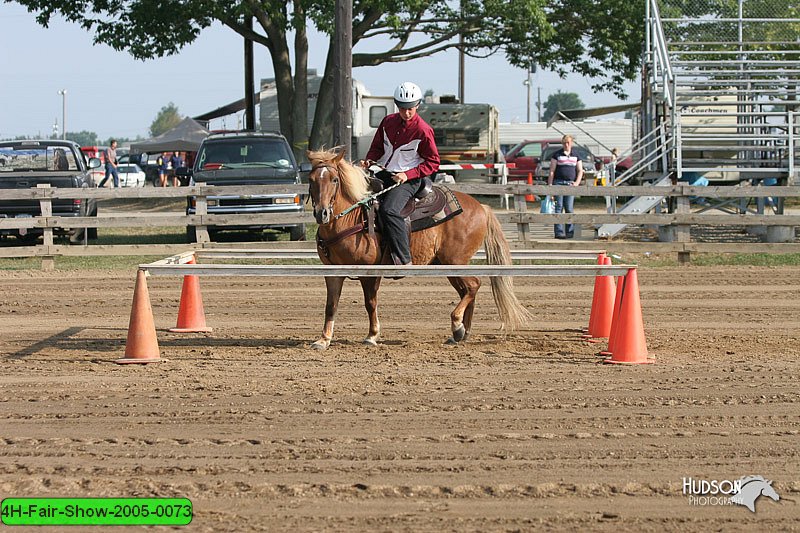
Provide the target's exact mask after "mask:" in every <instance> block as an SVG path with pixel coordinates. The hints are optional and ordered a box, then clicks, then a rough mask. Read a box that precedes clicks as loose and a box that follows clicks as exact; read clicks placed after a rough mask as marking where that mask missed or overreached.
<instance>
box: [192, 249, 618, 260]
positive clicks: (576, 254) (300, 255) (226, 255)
mask: <svg viewBox="0 0 800 533" xmlns="http://www.w3.org/2000/svg"><path fill="white" fill-rule="evenodd" d="M510 252H511V258H512V259H519V260H527V259H547V260H562V259H563V260H575V259H587V260H594V259H597V256H598V255H599V254H601V253H605V250H519V249H512V250H511V251H510ZM196 255H197V257H198V258H202V259H316V258H318V257H319V256H318V254H317V251H316V250H309V249H285V250H252V249H249V250H243V249H227V250H225V249H211V250H198V251H197V252H196ZM472 259H477V260H483V259H486V251H485V250H478V251H477V252H475V255H474V256H472Z"/></svg>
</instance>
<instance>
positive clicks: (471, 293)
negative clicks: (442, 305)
mask: <svg viewBox="0 0 800 533" xmlns="http://www.w3.org/2000/svg"><path fill="white" fill-rule="evenodd" d="M447 280H448V281H449V282H450V285H452V286H453V288H455V290H456V291H457V292H458V295H459V296H460V297H461V301H460V302H458V305H456V307H455V309H453V312H452V313H450V328H451V330H452V332H453V336H452V337H450V338H449V339H447V341H446V344H457V343H459V342H462V341H464V340H466V339H467V337H468V336H469V332H470V329H471V328H472V315H473V312H474V311H475V296H476V294H477V293H478V289H479V288H480V286H481V280H480V278H475V277H468V278H456V277H450V278H447Z"/></svg>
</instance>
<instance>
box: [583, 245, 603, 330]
mask: <svg viewBox="0 0 800 533" xmlns="http://www.w3.org/2000/svg"><path fill="white" fill-rule="evenodd" d="M605 257H606V254H605V253H604V252H600V253H599V254H597V264H598V265H603V264H605ZM598 277H599V276H595V278H594V291H593V292H592V307H591V310H590V311H589V326H588V327H583V328H581V332H582V334H581V336H582V337H584V336H585V335H584V334H585V333H589V330H590V329H592V323H593V322H594V320H595V318H594V308H595V306H596V305H597V278H598Z"/></svg>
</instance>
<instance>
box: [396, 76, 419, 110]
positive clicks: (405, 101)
mask: <svg viewBox="0 0 800 533" xmlns="http://www.w3.org/2000/svg"><path fill="white" fill-rule="evenodd" d="M421 100H422V90H421V89H420V88H419V86H418V85H417V84H416V83H411V82H410V81H404V82H403V83H401V84H400V86H399V87H398V88H397V89H395V90H394V103H395V105H396V106H397V107H401V108H403V109H409V108H411V107H417V105H418V104H419V102H420V101H421Z"/></svg>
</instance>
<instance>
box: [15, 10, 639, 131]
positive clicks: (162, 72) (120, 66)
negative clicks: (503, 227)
mask: <svg viewBox="0 0 800 533" xmlns="http://www.w3.org/2000/svg"><path fill="white" fill-rule="evenodd" d="M92 37H93V36H92V35H91V34H90V33H87V32H86V31H85V30H83V29H81V28H80V27H79V26H78V25H77V24H72V23H68V22H65V21H63V19H60V18H57V17H53V19H52V20H51V23H50V26H49V27H48V28H43V27H42V26H40V25H39V24H37V23H36V21H35V16H34V15H33V14H31V13H28V12H27V10H26V9H25V8H24V7H22V6H20V5H19V4H15V3H0V50H2V52H1V53H0V73H2V74H0V139H5V138H11V137H16V136H18V135H28V136H31V137H48V136H50V135H51V133H52V131H53V124H54V123H56V122H57V123H58V127H59V131H61V128H62V122H63V119H62V115H63V108H64V107H66V124H67V131H68V132H78V131H94V132H96V133H97V134H98V137H99V138H100V139H101V140H105V139H108V138H110V137H123V138H135V137H137V136H141V137H143V138H148V137H149V136H150V135H149V131H148V130H149V127H150V124H151V123H152V122H153V120H154V119H155V117H156V115H157V114H158V112H159V111H160V110H161V109H162V108H163V107H164V106H166V105H168V104H169V103H174V104H175V105H176V106H177V108H178V111H179V113H180V114H181V115H183V116H196V115H199V114H202V113H205V112H208V111H211V110H214V109H216V108H218V107H220V106H222V105H225V104H228V103H230V102H233V101H236V100H238V99H240V98H242V97H243V95H244V60H243V42H242V38H241V37H240V36H239V35H237V34H235V33H234V32H233V31H232V30H229V29H227V28H224V27H223V26H221V25H214V26H212V27H210V28H208V29H206V30H204V31H203V32H202V33H201V34H200V37H199V38H198V39H197V40H196V41H195V42H194V43H192V44H191V45H189V46H187V47H185V48H184V49H182V50H181V51H180V52H179V53H178V54H177V55H174V56H170V57H166V58H160V59H153V60H148V61H137V60H134V59H133V58H132V57H131V56H130V55H128V53H127V52H118V51H116V50H114V49H113V48H111V47H110V46H108V45H104V44H97V45H95V44H94V43H93V42H92ZM309 40H310V43H309V48H310V50H309V68H316V69H317V71H318V72H319V73H321V72H322V71H323V70H324V66H325V54H326V51H327V40H326V39H325V38H324V37H323V36H322V35H320V34H310V35H309ZM356 51H377V50H369V49H368V48H366V47H365V46H361V45H360V46H359V47H358V48H357V49H356ZM254 61H255V79H256V83H258V80H260V79H262V78H271V77H273V71H272V66H271V61H270V58H269V55H268V53H267V51H266V49H265V48H264V47H262V46H259V45H256V46H255V60H254ZM464 71H465V90H464V93H465V101H466V102H467V103H489V104H493V105H495V106H496V107H497V108H498V109H499V111H500V121H501V122H525V121H526V119H527V107H528V96H527V95H528V92H527V89H526V87H525V85H524V84H523V81H524V80H525V79H526V77H527V73H526V72H525V71H524V70H523V69H520V68H516V67H512V66H510V65H509V64H508V63H507V62H506V60H505V58H504V57H503V56H502V55H501V54H498V55H495V56H492V57H490V58H486V59H473V58H467V60H466V64H465V68H464ZM353 78H355V79H357V80H360V81H361V82H363V83H364V84H365V85H366V87H367V89H368V90H369V91H370V92H371V93H372V94H373V95H391V94H392V92H393V91H394V87H395V86H397V85H399V83H400V82H402V81H413V82H415V83H417V85H419V86H420V87H421V88H422V90H423V91H426V90H428V89H432V90H433V91H434V93H435V94H437V95H442V94H457V93H458V55H457V53H455V52H451V53H443V54H437V55H435V56H431V57H427V58H424V59H419V60H415V61H412V62H406V63H399V64H392V65H381V66H377V67H359V68H356V69H354V70H353ZM532 81H533V90H532V91H531V120H534V121H535V120H536V105H535V102H536V94H537V89H536V88H537V87H541V95H542V102H544V101H546V100H547V97H548V95H549V94H552V93H555V92H557V91H559V90H560V91H562V92H574V93H577V94H578V96H580V98H581V100H582V101H583V102H584V104H585V105H586V107H595V106H601V105H611V104H616V103H621V101H620V100H619V99H618V98H617V97H616V96H614V95H612V94H610V93H598V94H595V93H594V92H593V91H592V89H591V81H590V80H588V79H585V78H583V77H582V76H575V75H573V76H569V77H568V78H567V79H560V78H559V77H558V76H557V75H555V74H553V73H550V72H542V71H540V72H538V73H536V74H534V75H533V77H532ZM624 88H625V90H626V92H627V93H628V95H629V101H631V100H638V99H639V95H640V90H639V84H638V82H630V83H626V85H625V87H624ZM64 89H66V95H61V94H59V91H62V90H64ZM241 121H242V119H241V117H240V116H239V117H236V116H231V117H227V118H226V119H224V122H223V119H217V120H214V121H212V123H211V128H212V129H223V128H227V129H234V128H236V127H238V124H239V123H240V122H241Z"/></svg>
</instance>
